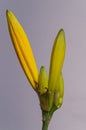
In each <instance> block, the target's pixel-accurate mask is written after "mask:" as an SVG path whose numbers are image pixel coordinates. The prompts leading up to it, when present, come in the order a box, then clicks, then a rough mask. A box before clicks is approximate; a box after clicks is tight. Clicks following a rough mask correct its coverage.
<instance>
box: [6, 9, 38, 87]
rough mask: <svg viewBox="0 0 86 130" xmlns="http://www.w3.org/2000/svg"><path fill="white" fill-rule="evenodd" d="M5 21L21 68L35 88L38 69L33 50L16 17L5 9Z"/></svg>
mask: <svg viewBox="0 0 86 130" xmlns="http://www.w3.org/2000/svg"><path fill="white" fill-rule="evenodd" d="M6 15H7V22H8V29H9V33H10V36H11V39H12V42H13V45H14V48H15V51H16V54H17V56H18V58H19V61H20V63H21V65H22V68H23V70H24V72H25V74H26V76H27V78H28V80H29V82H30V83H31V85H32V86H33V88H34V89H36V87H37V84H38V70H37V66H36V62H35V59H34V56H33V52H32V49H31V46H30V42H29V40H28V38H27V36H26V33H25V32H24V30H23V28H22V26H21V25H20V23H19V22H18V20H17V18H16V17H15V16H14V14H13V13H12V12H11V11H8V10H7V11H6Z"/></svg>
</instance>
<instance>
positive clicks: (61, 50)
mask: <svg viewBox="0 0 86 130" xmlns="http://www.w3.org/2000/svg"><path fill="white" fill-rule="evenodd" d="M6 16H7V23H8V30H9V33H10V37H11V40H12V43H13V46H14V49H15V52H16V54H17V57H18V59H19V62H20V64H21V66H22V68H23V70H24V73H25V75H26V77H27V79H28V81H29V82H30V84H31V86H32V88H33V89H34V90H35V92H36V93H37V95H38V97H39V101H40V108H41V110H42V122H43V125H42V130H48V126H49V123H50V120H51V118H52V116H53V113H54V112H55V111H56V110H57V109H59V108H60V107H61V105H62V103H63V96H64V80H63V75H62V67H63V62H64V57H65V51H66V40H65V33H64V30H63V29H60V31H59V32H58V34H57V36H56V38H55V41H54V45H53V49H52V53H51V58H50V69H49V76H48V75H47V71H46V69H45V67H44V66H42V67H41V68H40V72H38V68H37V65H36V61H35V58H34V55H33V52H32V48H31V45H30V41H29V39H28V38H27V35H26V33H25V31H24V29H23V27H22V26H21V24H20V23H19V21H18V20H17V18H16V17H15V15H14V14H13V13H12V12H11V11H9V10H7V11H6Z"/></svg>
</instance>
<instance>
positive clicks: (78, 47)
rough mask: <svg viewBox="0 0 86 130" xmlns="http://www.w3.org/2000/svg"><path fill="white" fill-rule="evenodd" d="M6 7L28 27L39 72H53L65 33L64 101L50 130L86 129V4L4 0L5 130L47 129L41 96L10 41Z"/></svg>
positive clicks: (0, 36)
mask: <svg viewBox="0 0 86 130" xmlns="http://www.w3.org/2000/svg"><path fill="white" fill-rule="evenodd" d="M6 9H10V10H11V11H13V12H14V13H15V15H16V17H17V18H18V19H19V21H20V22H21V24H22V25H23V27H24V29H25V31H26V33H27V35H28V36H29V39H30V42H31V46H32V49H33V52H34V55H35V58H36V62H37V66H38V68H40V66H41V65H44V66H46V69H47V72H48V70H49V60H50V53H51V49H52V45H53V41H54V38H55V36H56V34H57V32H58V31H59V29H60V28H63V29H64V30H65V35H66V42H67V50H66V58H65V62H64V67H63V75H64V81H65V95H64V103H63V106H62V107H61V109H59V110H58V111H56V112H55V113H54V116H53V118H52V121H51V123H50V126H49V130H64V129H65V130H81V129H82V130H84V129H86V1H85V0H0V130H41V125H42V124H41V111H40V107H39V101H38V97H37V95H36V93H35V92H34V91H33V89H32V88H31V86H30V84H29V82H28V80H27V78H26V77H25V75H24V73H23V71H22V69H21V67H20V64H19V61H18V59H17V57H16V54H15V51H14V48H13V46H12V43H11V40H10V37H9V33H8V28H7V22H6V16H5V11H6Z"/></svg>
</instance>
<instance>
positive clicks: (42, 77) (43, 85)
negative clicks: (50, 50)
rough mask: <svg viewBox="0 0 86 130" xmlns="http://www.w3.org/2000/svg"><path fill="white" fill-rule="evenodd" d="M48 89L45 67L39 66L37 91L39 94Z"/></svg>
mask: <svg viewBox="0 0 86 130" xmlns="http://www.w3.org/2000/svg"><path fill="white" fill-rule="evenodd" d="M47 89H48V76H47V73H46V70H45V67H44V66H42V67H41V68H40V73H39V78H38V92H39V94H40V95H42V94H44V93H46V92H47Z"/></svg>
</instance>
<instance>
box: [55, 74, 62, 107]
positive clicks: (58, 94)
mask: <svg viewBox="0 0 86 130" xmlns="http://www.w3.org/2000/svg"><path fill="white" fill-rule="evenodd" d="M63 95H64V80H63V77H62V73H61V74H60V77H59V84H58V86H57V90H56V91H55V94H54V104H55V106H56V107H57V108H60V107H61V105H62V103H63Z"/></svg>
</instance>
